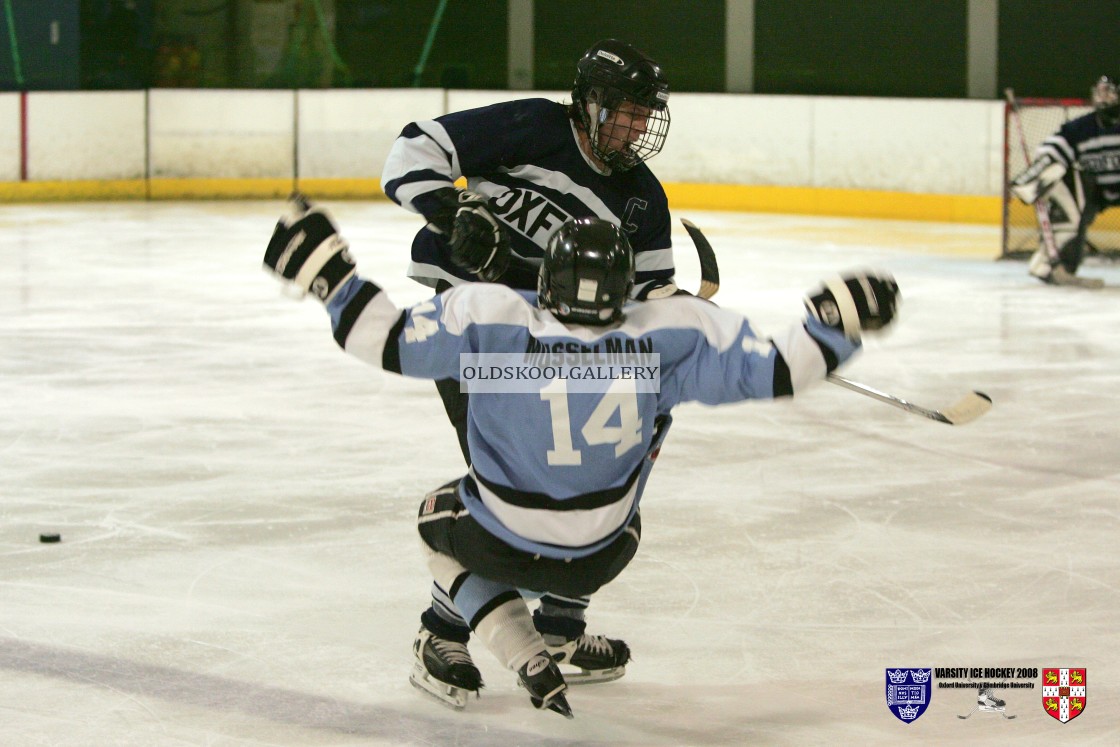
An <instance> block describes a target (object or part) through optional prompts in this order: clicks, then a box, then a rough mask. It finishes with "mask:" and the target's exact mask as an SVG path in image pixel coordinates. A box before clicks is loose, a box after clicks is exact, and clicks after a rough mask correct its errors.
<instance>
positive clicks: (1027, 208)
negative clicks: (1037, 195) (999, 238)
mask: <svg viewBox="0 0 1120 747" xmlns="http://www.w3.org/2000/svg"><path fill="white" fill-rule="evenodd" d="M1015 103H1016V104H1017V105H1018V115H1019V116H1020V117H1021V124H1022V127H1020V126H1019V124H1017V123H1016V122H1015V121H1014V119H1013V117H1015V116H1016V110H1015V109H1016V107H1014V106H1012V104H1011V102H1005V103H1004V106H1003V134H1004V148H1003V247H1002V251H1001V252H1000V256H1001V257H1002V258H1004V259H1021V258H1025V257H1029V256H1030V255H1031V254H1033V253H1034V251H1035V250H1036V249H1038V247H1039V242H1040V240H1041V237H1040V235H1039V228H1038V218H1037V214H1036V212H1035V208H1034V207H1033V206H1031V205H1024V204H1023V203H1022V202H1020V201H1019V200H1018V199H1017V198H1016V197H1015V196H1014V195H1013V194H1011V190H1010V185H1011V180H1012V179H1014V178H1015V177H1016V176H1018V175H1019V174H1020V173H1022V171H1023V170H1024V169H1026V168H1027V166H1029V165H1030V162H1029V161H1028V160H1027V154H1029V156H1030V158H1031V159H1033V158H1034V156H1035V150H1036V149H1037V148H1038V146H1039V144H1040V143H1041V142H1042V141H1043V140H1044V139H1045V138H1047V137H1049V136H1050V135H1053V134H1054V133H1055V132H1057V131H1058V128H1059V127H1061V126H1062V125H1063V124H1064V123H1065V122H1068V121H1069V120H1071V119H1076V118H1077V117H1080V116H1082V115H1083V114H1088V113H1089V112H1091V111H1093V107H1092V106H1091V105H1090V103H1089V102H1088V101H1086V100H1084V99H1053V98H1017V99H1016V100H1015ZM1024 144H1025V146H1026V147H1024ZM1093 254H1101V255H1106V256H1109V257H1111V258H1114V259H1120V209H1114V210H1105V211H1102V212H1101V213H1100V214H1099V215H1098V216H1097V219H1096V221H1094V223H1093V226H1092V227H1091V228H1090V229H1089V236H1088V240H1087V242H1086V246H1085V256H1092V255H1093Z"/></svg>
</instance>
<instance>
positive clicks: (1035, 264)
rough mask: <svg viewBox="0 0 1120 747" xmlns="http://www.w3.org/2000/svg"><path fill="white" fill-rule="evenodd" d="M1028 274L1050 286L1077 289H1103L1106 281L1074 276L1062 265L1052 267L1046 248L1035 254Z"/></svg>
mask: <svg viewBox="0 0 1120 747" xmlns="http://www.w3.org/2000/svg"><path fill="white" fill-rule="evenodd" d="M1027 272H1029V273H1030V275H1031V277H1035V278H1038V279H1039V280H1041V281H1042V282H1044V283H1046V284H1048V285H1068V286H1072V287H1076V288H1091V289H1094V290H1095V289H1097V288H1103V287H1104V281H1103V280H1101V279H1100V278H1083V277H1079V276H1077V275H1074V274H1073V273H1071V272H1070V271H1069V270H1067V269H1066V268H1065V267H1063V266H1062V265H1060V264H1058V265H1051V264H1050V256H1049V255H1048V254H1047V253H1046V247H1040V248H1039V249H1038V250H1037V251H1035V253H1034V254H1032V255H1031V261H1030V264H1029V265H1028V266H1027Z"/></svg>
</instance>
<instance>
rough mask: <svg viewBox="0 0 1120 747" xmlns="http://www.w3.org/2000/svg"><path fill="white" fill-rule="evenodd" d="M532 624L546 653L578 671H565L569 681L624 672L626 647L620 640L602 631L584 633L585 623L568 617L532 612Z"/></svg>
mask: <svg viewBox="0 0 1120 747" xmlns="http://www.w3.org/2000/svg"><path fill="white" fill-rule="evenodd" d="M533 624H534V625H535V626H536V628H537V630H538V631H540V633H541V637H542V638H544V644H545V645H546V646H547V647H548V653H549V654H550V655H551V656H552V659H553V661H555V662H556V663H557V664H563V665H565V666H567V667H577V668H578V669H579V671H578V672H571V671H568V672H565V675H564V676H565V677H567V679H568V681H569V682H570V683H571V684H573V685H588V684H591V683H593V682H610V681H611V680H617V679H618V678H619V677H621V676H622V675H624V674H626V662H628V661H630V647H629V646H627V645H626V644H625V643H624V642H622V641H617V640H615V639H613V638H607V637H606V636H602V635H587V634H586V633H584V630H585V629H586V628H587V623H585V622H583V621H582V620H576V619H573V618H570V617H554V616H552V615H542V614H540V612H539V610H538V612H537V613H536V614H534V615H533Z"/></svg>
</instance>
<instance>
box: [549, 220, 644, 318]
mask: <svg viewBox="0 0 1120 747" xmlns="http://www.w3.org/2000/svg"><path fill="white" fill-rule="evenodd" d="M633 287H634V252H633V250H632V249H631V248H630V242H629V241H628V240H627V238H626V234H624V233H622V231H620V230H619V228H618V226H616V225H614V224H613V223H609V222H607V221H605V220H601V219H599V218H573V219H572V220H570V221H568V222H567V223H565V224H564V225H562V226H560V228H559V229H558V230H557V231H556V233H554V234H553V235H552V238H550V239H549V240H548V246H546V247H545V250H544V262H543V263H542V264H541V270H540V275H539V276H538V278H537V301H538V303H539V304H540V307H541V308H542V309H547V310H549V311H551V312H552V313H553V315H555V316H556V318H557V319H560V320H561V321H564V322H573V323H576V324H610V323H612V322H616V321H618V320H619V319H621V318H622V305H623V304H624V303H626V299H627V298H628V297H629V296H630V291H631V290H632V289H633Z"/></svg>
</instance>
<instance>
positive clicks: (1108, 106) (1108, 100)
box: [1091, 75, 1120, 127]
mask: <svg viewBox="0 0 1120 747" xmlns="http://www.w3.org/2000/svg"><path fill="white" fill-rule="evenodd" d="M1091 94H1092V101H1093V109H1095V110H1096V113H1097V121H1098V122H1099V123H1100V125H1101V127H1115V126H1116V124H1117V123H1118V122H1120V92H1118V90H1117V86H1116V81H1115V80H1114V79H1113V78H1110V77H1109V76H1107V75H1102V76H1101V77H1100V79H1099V80H1098V81H1097V82H1096V83H1094V84H1093V88H1092V92H1091Z"/></svg>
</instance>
